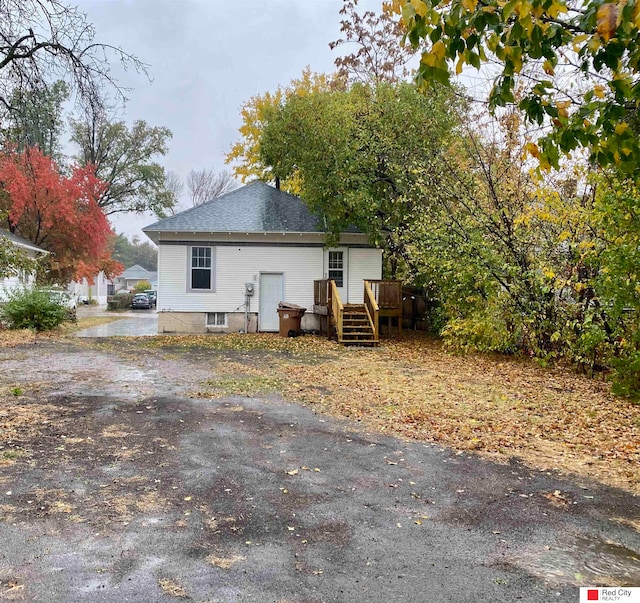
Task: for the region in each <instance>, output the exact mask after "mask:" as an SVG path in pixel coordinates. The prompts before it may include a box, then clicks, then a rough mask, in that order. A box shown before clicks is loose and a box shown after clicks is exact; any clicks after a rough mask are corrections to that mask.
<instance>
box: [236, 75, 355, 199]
mask: <svg viewBox="0 0 640 603" xmlns="http://www.w3.org/2000/svg"><path fill="white" fill-rule="evenodd" d="M344 87H345V81H344V79H343V78H341V77H340V76H338V75H336V74H332V75H326V74H322V73H314V72H313V71H311V68H310V67H306V68H305V69H304V70H303V72H302V75H301V76H300V78H298V79H295V80H293V81H292V82H291V83H289V85H287V86H286V87H284V88H283V87H282V86H278V88H277V89H276V91H275V92H265V93H264V94H258V95H256V96H252V97H251V98H250V99H249V100H248V101H247V102H246V103H245V104H244V105H243V106H242V109H241V110H240V115H241V116H242V125H241V126H240V128H239V130H238V131H239V132H240V136H241V139H240V140H239V141H238V142H236V143H235V144H234V145H233V146H232V147H231V150H230V151H229V153H228V154H227V156H226V159H225V162H226V163H227V164H230V165H231V166H232V168H233V175H234V176H235V177H236V178H238V179H239V180H240V181H241V182H247V181H248V180H252V179H254V178H257V179H258V180H263V181H265V182H269V181H271V180H274V176H273V174H272V170H271V168H270V167H269V166H267V165H265V164H264V163H263V162H262V161H261V159H260V138H261V136H262V132H263V130H264V127H265V125H266V120H267V115H268V113H269V111H270V110H271V109H274V108H276V107H279V106H282V105H284V103H286V101H287V99H288V98H290V97H291V96H293V95H296V96H299V97H304V96H308V95H310V94H315V93H319V92H326V91H330V90H340V89H344ZM280 185H281V188H283V189H284V190H286V191H288V192H290V193H292V194H298V193H299V192H300V186H299V183H298V179H297V177H296V175H295V174H293V175H291V176H290V177H289V178H287V179H286V180H284V181H282V182H281V183H280Z"/></svg>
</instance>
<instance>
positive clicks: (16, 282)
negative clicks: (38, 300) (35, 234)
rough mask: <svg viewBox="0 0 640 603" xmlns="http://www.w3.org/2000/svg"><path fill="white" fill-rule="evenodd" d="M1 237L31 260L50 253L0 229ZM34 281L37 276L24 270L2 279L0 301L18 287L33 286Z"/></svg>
mask: <svg viewBox="0 0 640 603" xmlns="http://www.w3.org/2000/svg"><path fill="white" fill-rule="evenodd" d="M0 237H2V238H4V239H5V240H8V241H9V242H10V243H11V244H12V245H15V246H16V247H18V248H19V249H20V250H22V251H23V252H24V253H25V254H26V255H28V256H29V257H31V258H36V257H38V256H41V255H44V254H47V253H49V252H48V251H46V250H44V249H41V248H40V247H38V246H37V245H34V244H33V243H32V242H31V241H27V239H23V238H22V237H19V236H18V235H15V234H13V233H12V232H10V231H8V230H4V229H0ZM34 281H35V274H33V273H28V272H24V271H22V270H21V271H18V272H17V273H16V274H12V275H11V276H9V277H6V278H0V301H2V300H4V299H6V296H7V293H10V292H11V291H13V290H15V289H17V288H18V287H29V286H31V285H33V283H34Z"/></svg>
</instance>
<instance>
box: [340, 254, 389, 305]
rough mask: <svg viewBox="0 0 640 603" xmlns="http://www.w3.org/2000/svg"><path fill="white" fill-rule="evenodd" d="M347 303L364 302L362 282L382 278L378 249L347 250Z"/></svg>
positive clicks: (380, 257)
mask: <svg viewBox="0 0 640 603" xmlns="http://www.w3.org/2000/svg"><path fill="white" fill-rule="evenodd" d="M348 278H349V289H348V291H349V303H350V304H361V303H363V301H364V284H363V282H362V281H364V280H368V279H369V280H378V279H381V278H382V251H381V250H380V249H359V248H354V247H352V248H350V249H349V273H348Z"/></svg>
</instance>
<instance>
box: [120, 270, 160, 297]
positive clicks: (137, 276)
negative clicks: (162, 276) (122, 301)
mask: <svg viewBox="0 0 640 603" xmlns="http://www.w3.org/2000/svg"><path fill="white" fill-rule="evenodd" d="M157 279H158V274H157V272H151V271H149V270H147V269H146V268H143V267H142V266H140V265H138V264H135V265H134V266H130V267H129V268H127V269H126V270H125V271H124V272H123V273H122V274H121V275H120V276H117V277H116V278H115V283H114V284H115V289H116V291H121V290H123V289H124V290H126V291H131V290H132V289H133V288H134V287H135V286H136V285H137V284H138V283H139V282H140V281H147V282H149V283H150V284H151V288H152V289H153V288H154V287H155V284H156V283H157Z"/></svg>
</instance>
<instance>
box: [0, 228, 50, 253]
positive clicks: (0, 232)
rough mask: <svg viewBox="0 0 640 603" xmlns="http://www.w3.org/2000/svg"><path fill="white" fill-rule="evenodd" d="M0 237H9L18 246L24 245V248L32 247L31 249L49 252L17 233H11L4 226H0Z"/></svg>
mask: <svg viewBox="0 0 640 603" xmlns="http://www.w3.org/2000/svg"><path fill="white" fill-rule="evenodd" d="M0 237H4V238H5V239H9V241H11V242H12V243H14V244H15V245H18V247H24V248H25V249H32V250H33V251H40V252H42V253H49V252H48V251H47V250H46V249H42V248H40V247H38V246H37V245H36V244H35V243H32V242H31V241H28V240H27V239H25V238H23V237H19V236H18V235H17V234H13V233H12V232H10V231H9V230H5V229H4V228H0Z"/></svg>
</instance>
